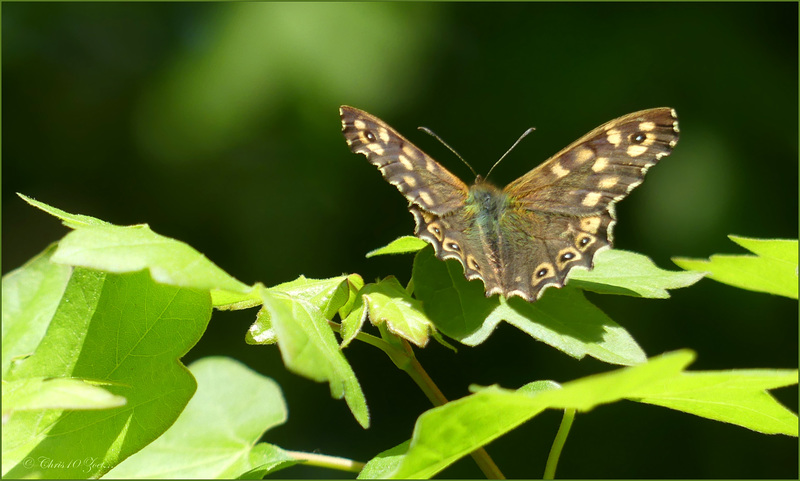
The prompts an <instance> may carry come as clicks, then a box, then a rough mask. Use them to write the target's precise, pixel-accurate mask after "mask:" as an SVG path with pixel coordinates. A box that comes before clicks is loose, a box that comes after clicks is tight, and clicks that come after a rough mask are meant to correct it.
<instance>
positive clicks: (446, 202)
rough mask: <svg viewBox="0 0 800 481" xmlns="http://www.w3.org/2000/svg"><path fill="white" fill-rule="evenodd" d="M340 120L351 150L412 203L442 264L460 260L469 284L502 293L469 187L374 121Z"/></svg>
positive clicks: (346, 110)
mask: <svg viewBox="0 0 800 481" xmlns="http://www.w3.org/2000/svg"><path fill="white" fill-rule="evenodd" d="M339 114H340V116H341V118H342V132H343V133H344V137H345V140H347V145H348V146H349V147H350V150H352V151H353V152H355V153H359V154H364V155H366V156H367V160H369V162H370V163H372V164H374V165H375V166H377V167H378V169H380V171H381V173H382V174H383V176H384V177H385V178H386V180H387V181H389V183H391V184H392V185H394V186H395V187H397V189H398V190H399V191H400V192H401V193H402V194H403V195H404V196H405V197H406V199H408V201H409V207H408V210H409V211H411V213H412V214H413V215H414V221H415V222H416V229H415V231H414V233H415V234H416V235H417V237H419V238H420V239H423V240H425V241H427V242H429V243H430V244H433V247H434V249H435V251H436V257H438V258H439V259H442V260H444V259H456V260H458V261H459V262H460V263H461V265H462V266H463V267H464V275H465V276H466V277H467V279H476V278H480V279H482V280H483V282H484V284H485V286H486V288H487V291H488V289H490V288H496V287H498V286H499V281H498V274H497V272H496V268H495V267H494V263H493V262H492V261H491V260H490V258H491V256H492V254H491V252H490V251H489V250H488V249H487V246H486V245H485V243H484V242H483V239H482V238H481V232H480V229H478V228H477V227H476V213H475V210H474V209H468V208H467V207H466V203H467V198H468V196H469V188H468V187H467V186H466V184H464V183H463V182H461V180H460V179H459V178H458V177H456V176H455V175H453V174H451V173H450V172H449V171H447V169H445V168H444V167H442V166H441V165H440V164H439V163H438V162H436V161H435V160H433V159H432V158H431V157H429V156H428V155H427V154H425V153H424V152H423V151H422V150H420V149H419V148H417V147H416V146H415V145H414V144H412V143H411V142H409V141H408V140H406V139H405V138H404V137H403V136H402V135H400V134H399V133H398V132H397V131H396V130H394V129H393V128H392V127H390V126H389V125H388V124H386V122H384V121H382V120H381V119H379V118H377V117H375V116H374V115H371V114H368V113H367V112H364V111H363V110H359V109H356V108H353V107H348V106H342V107H340V109H339Z"/></svg>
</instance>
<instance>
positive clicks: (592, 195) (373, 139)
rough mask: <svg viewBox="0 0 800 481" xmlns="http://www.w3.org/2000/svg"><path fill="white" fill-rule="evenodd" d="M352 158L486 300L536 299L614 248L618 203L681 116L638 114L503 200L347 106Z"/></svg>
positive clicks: (671, 139) (594, 136)
mask: <svg viewBox="0 0 800 481" xmlns="http://www.w3.org/2000/svg"><path fill="white" fill-rule="evenodd" d="M340 114H341V117H342V128H343V132H344V136H345V139H346V140H347V143H348V145H349V146H350V149H351V150H352V151H353V152H356V153H363V154H365V155H366V156H367V159H368V160H369V161H370V162H371V163H373V164H375V165H376V166H377V167H378V168H379V169H380V170H381V172H382V173H383V175H384V177H386V179H387V180H388V181H389V182H390V183H392V184H394V185H395V186H396V187H397V188H398V189H399V190H400V192H402V193H403V195H405V196H406V198H407V199H408V200H409V210H410V211H411V213H412V214H413V215H414V219H415V221H416V225H417V227H416V231H415V233H416V235H417V236H418V237H420V238H422V239H424V240H426V241H428V242H430V243H431V244H433V246H434V248H435V250H436V256H437V257H439V258H440V259H450V258H453V259H457V260H458V261H459V262H461V265H462V266H463V267H464V275H465V276H466V277H467V279H475V278H479V279H481V280H482V281H483V283H484V288H485V292H486V295H487V296H490V295H492V294H502V295H503V296H505V297H511V296H519V297H522V298H524V299H526V300H528V301H530V302H533V301H535V300H537V299H538V298H539V297H540V296H541V295H542V292H543V291H544V289H545V288H546V287H550V286H555V287H561V286H563V285H564V283H565V282H566V279H567V275H568V274H569V272H570V270H572V269H573V268H575V267H584V268H587V269H591V268H592V265H593V258H594V255H595V253H596V252H597V251H598V250H599V249H602V248H604V247H608V246H610V245H611V242H612V232H611V231H612V228H613V226H614V222H615V218H614V203H615V202H617V201H619V200H621V199H622V198H624V197H625V196H626V195H627V194H628V193H629V192H630V191H631V190H632V189H633V188H634V187H636V186H637V185H639V184H640V183H642V181H643V180H644V175H645V173H646V172H647V169H648V168H649V167H650V166H652V165H654V164H655V163H656V162H658V161H659V160H660V159H661V158H663V157H665V156H667V155H669V154H670V152H671V151H672V148H673V147H674V146H675V144H676V143H677V141H678V124H677V117H676V115H675V111H674V110H672V109H670V108H658V109H650V110H642V111H640V112H635V113H632V114H628V115H626V116H624V117H620V118H618V119H616V120H612V121H611V122H608V123H606V124H604V125H601V126H600V127H598V128H596V129H594V130H593V131H591V132H589V133H588V134H586V135H584V136H583V137H581V138H580V139H578V140H577V141H575V142H573V143H572V144H570V145H569V146H567V147H566V148H565V149H563V150H562V151H561V152H559V153H557V154H556V155H554V156H553V157H551V158H550V159H548V160H547V161H546V162H544V163H543V164H541V165H540V166H539V167H536V168H535V169H533V170H531V171H530V172H528V173H527V174H525V175H524V176H522V177H520V178H519V179H517V180H515V181H514V182H512V183H511V184H509V185H508V186H507V187H506V188H505V189H503V190H502V191H501V190H499V189H497V188H495V187H493V186H491V185H490V184H488V183H486V182H484V181H480V182H478V183H476V184H474V185H473V186H472V187H470V188H467V186H466V185H465V184H464V183H463V182H461V181H460V180H459V179H458V178H457V177H455V176H454V175H453V174H451V173H450V172H448V171H447V170H446V169H445V168H444V167H442V166H441V165H439V164H438V163H437V162H436V161H434V160H433V159H432V158H430V157H429V156H427V155H426V154H425V153H424V152H422V151H421V150H419V149H418V148H417V147H415V146H414V145H413V144H412V143H411V142H409V141H408V140H406V139H405V138H403V137H402V136H401V135H400V134H399V133H397V132H396V131H395V130H394V129H392V128H391V127H389V126H388V125H387V124H386V123H385V122H383V121H381V120H380V119H378V118H377V117H374V116H372V115H370V114H368V113H366V112H364V111H361V110H358V109H354V108H352V107H346V106H343V107H342V108H341V109H340Z"/></svg>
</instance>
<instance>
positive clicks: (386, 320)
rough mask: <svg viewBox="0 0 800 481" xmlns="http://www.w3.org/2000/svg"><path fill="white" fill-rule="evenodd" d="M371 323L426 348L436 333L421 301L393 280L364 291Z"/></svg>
mask: <svg viewBox="0 0 800 481" xmlns="http://www.w3.org/2000/svg"><path fill="white" fill-rule="evenodd" d="M361 292H362V294H361V295H362V297H363V298H364V302H365V303H366V305H367V310H368V312H369V319H370V322H371V323H372V324H373V325H375V326H379V325H381V324H385V325H386V328H387V329H388V330H389V332H391V333H392V334H394V335H396V336H398V337H401V338H403V339H406V340H408V341H409V342H412V343H414V344H416V345H417V346H419V347H425V346H426V345H427V344H428V339H429V337H428V334H429V333H430V331H431V330H432V329H433V325H432V324H431V321H430V320H429V319H428V318H427V317H426V316H425V313H424V312H423V310H422V305H421V303H420V301H418V300H416V299H414V298H412V297H411V296H410V295H409V294H408V292H406V290H405V289H404V288H403V286H402V285H400V282H398V281H397V279H396V278H394V277H392V276H390V277H387V278H386V279H383V280H382V281H380V282H378V283H377V284H370V285H368V286H366V287H365V288H364V289H363V290H362V291H361Z"/></svg>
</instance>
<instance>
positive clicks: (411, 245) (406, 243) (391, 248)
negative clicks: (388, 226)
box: [367, 235, 428, 258]
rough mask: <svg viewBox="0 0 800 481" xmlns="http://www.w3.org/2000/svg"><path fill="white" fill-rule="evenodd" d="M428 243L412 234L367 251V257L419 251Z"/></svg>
mask: <svg viewBox="0 0 800 481" xmlns="http://www.w3.org/2000/svg"><path fill="white" fill-rule="evenodd" d="M427 245H428V243H427V242H425V241H424V240H422V239H420V238H418V237H414V236H411V235H407V236H403V237H398V238H397V239H395V240H393V241H392V242H390V243H389V244H388V245H386V246H383V247H379V248H377V249H375V250H373V251H370V252H368V253H367V258H370V257H374V256H383V255H387V254H408V253H410V252H417V251H419V250H421V249H424V248H425V246H427Z"/></svg>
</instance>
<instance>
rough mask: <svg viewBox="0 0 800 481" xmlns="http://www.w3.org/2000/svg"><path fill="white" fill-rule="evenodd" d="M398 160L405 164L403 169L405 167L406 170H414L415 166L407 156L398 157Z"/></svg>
mask: <svg viewBox="0 0 800 481" xmlns="http://www.w3.org/2000/svg"><path fill="white" fill-rule="evenodd" d="M397 160H399V161H400V163H401V164H403V167H405V168H406V170H414V164H413V163H412V162H411V161H410V160H408V157H406V156H405V155H403V154H400V155H398V156H397Z"/></svg>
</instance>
